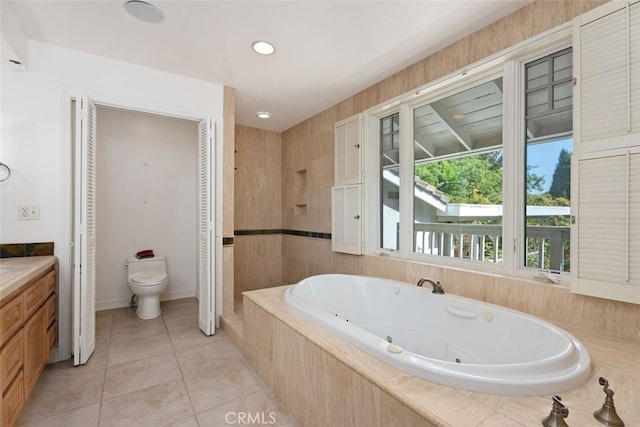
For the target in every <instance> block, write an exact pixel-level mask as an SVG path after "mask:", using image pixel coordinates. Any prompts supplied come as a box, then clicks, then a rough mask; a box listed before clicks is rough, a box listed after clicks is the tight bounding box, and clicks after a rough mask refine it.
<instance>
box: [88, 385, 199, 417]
mask: <svg viewBox="0 0 640 427" xmlns="http://www.w3.org/2000/svg"><path fill="white" fill-rule="evenodd" d="M191 415H193V409H192V408H191V403H190V402H189V397H188V396H187V391H186V390H185V388H184V384H183V382H182V379H178V380H173V381H169V382H166V383H163V384H159V385H156V386H153V387H149V388H145V389H142V390H138V391H134V392H132V393H127V394H123V395H120V396H117V397H114V398H113V399H109V400H105V401H103V402H102V409H101V411H100V426H101V427H109V426H125V427H129V426H136V427H141V426H154V427H155V426H162V425H168V424H172V423H174V422H177V421H181V420H184V419H186V418H188V417H189V416H191Z"/></svg>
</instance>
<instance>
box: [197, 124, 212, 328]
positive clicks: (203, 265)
mask: <svg viewBox="0 0 640 427" xmlns="http://www.w3.org/2000/svg"><path fill="white" fill-rule="evenodd" d="M199 127H200V142H199V173H200V180H199V182H198V200H199V210H200V212H199V218H198V228H199V230H198V231H199V244H198V288H199V292H198V299H199V305H200V306H199V310H198V325H199V326H200V329H202V332H204V333H205V334H207V335H213V334H215V331H216V327H215V309H214V307H215V304H214V303H215V292H214V289H213V268H212V266H213V260H214V256H215V253H214V249H213V248H214V244H213V243H214V236H213V225H214V221H213V220H214V209H213V205H214V200H215V199H214V197H213V194H214V189H215V186H214V185H213V179H212V178H213V176H214V173H213V170H212V168H213V164H214V163H213V161H212V158H213V153H214V141H213V138H214V135H215V127H214V123H213V121H212V120H211V118H208V119H205V120H203V121H201V122H200V125H199Z"/></svg>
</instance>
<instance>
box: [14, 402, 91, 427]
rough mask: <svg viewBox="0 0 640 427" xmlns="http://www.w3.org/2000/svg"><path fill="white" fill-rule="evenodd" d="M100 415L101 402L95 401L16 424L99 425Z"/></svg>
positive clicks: (28, 426)
mask: <svg viewBox="0 0 640 427" xmlns="http://www.w3.org/2000/svg"><path fill="white" fill-rule="evenodd" d="M99 417H100V403H94V404H92V405H89V406H84V407H82V408H78V409H72V410H71V411H67V412H62V413H60V414H57V415H52V416H50V417H46V418H41V419H39V420H35V421H26V422H22V420H19V421H18V423H16V426H20V427H93V426H95V427H97V426H98V418H99Z"/></svg>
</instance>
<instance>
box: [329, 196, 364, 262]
mask: <svg viewBox="0 0 640 427" xmlns="http://www.w3.org/2000/svg"><path fill="white" fill-rule="evenodd" d="M362 221H363V218H362V185H361V184H357V185H349V186H337V187H332V189H331V249H332V250H333V251H334V252H344V253H349V254H355V255H362Z"/></svg>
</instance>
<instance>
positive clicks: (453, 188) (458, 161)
mask: <svg viewBox="0 0 640 427" xmlns="http://www.w3.org/2000/svg"><path fill="white" fill-rule="evenodd" d="M414 173H415V175H416V176H417V177H419V178H420V179H422V180H423V181H425V182H428V183H429V184H431V185H433V186H434V187H436V188H437V189H438V190H440V191H442V192H443V193H444V194H445V195H446V196H447V197H449V199H450V200H451V202H452V203H474V204H489V205H491V204H497V205H499V204H501V203H502V152H501V151H495V152H491V153H484V154H478V155H474V156H466V157H458V158H455V159H450V160H441V161H438V162H430V163H422V164H419V165H416V166H415V168H414Z"/></svg>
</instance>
